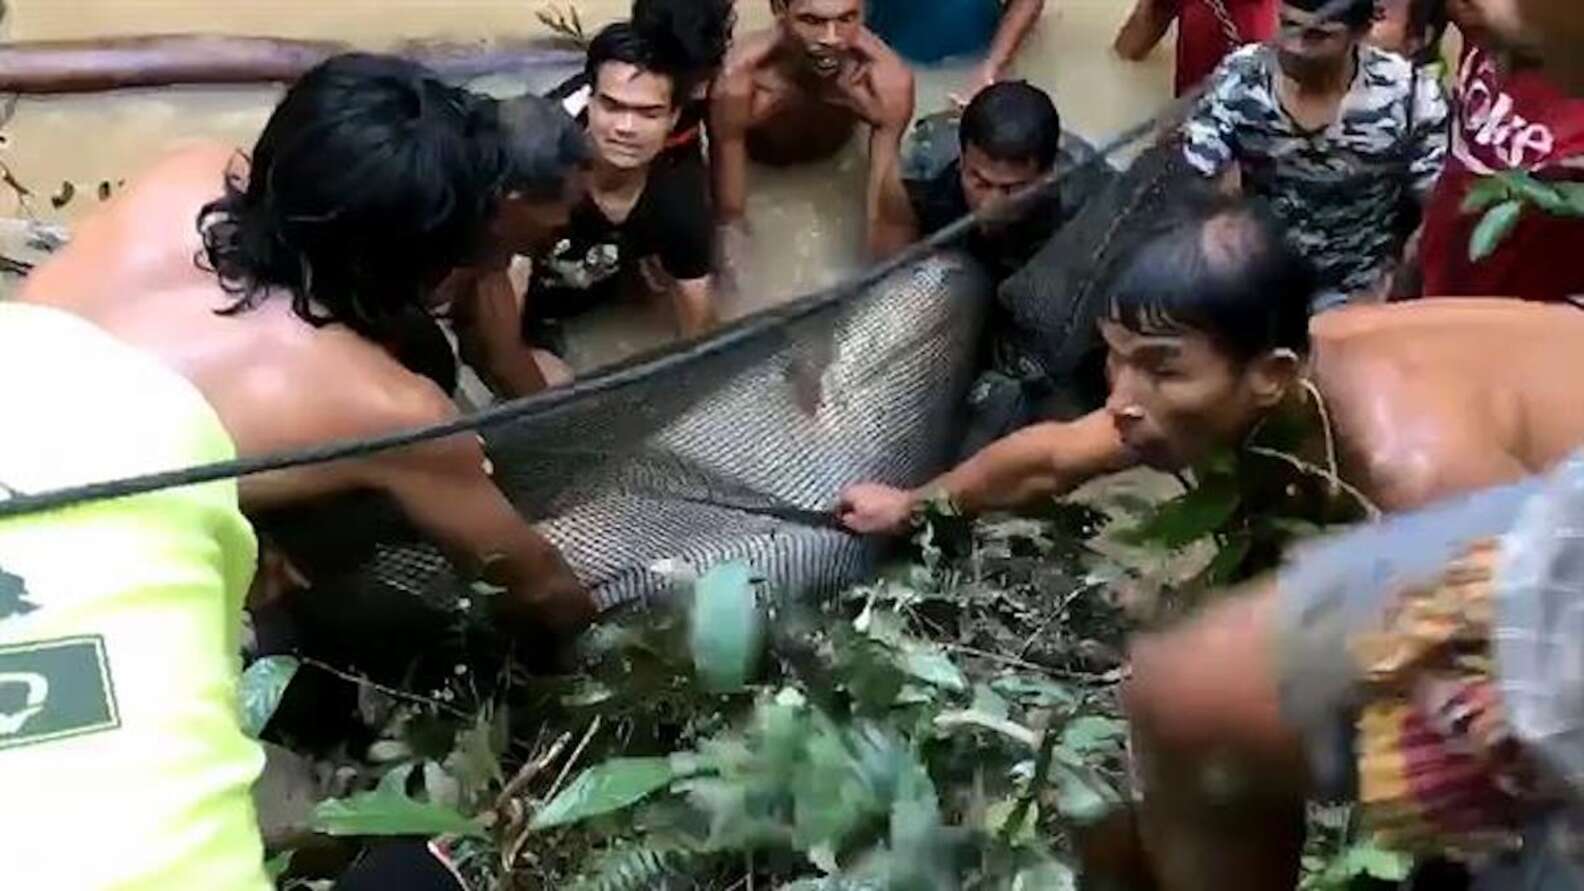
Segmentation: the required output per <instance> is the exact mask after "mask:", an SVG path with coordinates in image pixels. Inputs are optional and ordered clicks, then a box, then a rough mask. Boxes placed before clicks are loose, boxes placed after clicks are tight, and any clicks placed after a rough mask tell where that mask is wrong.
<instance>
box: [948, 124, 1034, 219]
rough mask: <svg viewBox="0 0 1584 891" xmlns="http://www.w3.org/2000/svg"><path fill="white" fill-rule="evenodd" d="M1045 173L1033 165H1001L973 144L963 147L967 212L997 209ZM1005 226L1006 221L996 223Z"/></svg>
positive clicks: (1007, 163)
mask: <svg viewBox="0 0 1584 891" xmlns="http://www.w3.org/2000/svg"><path fill="white" fill-rule="evenodd" d="M1044 173H1045V171H1044V170H1041V169H1040V166H1039V164H1038V163H1036V162H1034V161H998V160H996V159H995V158H992V157H990V156H989V155H987V154H985V153H984V152H983V151H981V150H980V149H979V147H978V146H976V145H974V144H973V143H969V144H967V145H965V146H963V153H962V188H963V195H964V196H966V197H967V199H968V209H969V210H970V211H973V212H974V213H978V212H979V211H981V210H986V209H989V210H990V211H991V212H992V213H994V209H995V208H996V207H997V206H998V205H1001V204H1004V203H1005V202H1006V200H1007V199H1008V198H1011V197H1012V196H1014V195H1016V194H1018V193H1019V192H1021V191H1023V190H1024V189H1026V188H1028V187H1029V186H1031V185H1033V184H1034V183H1035V182H1038V181H1039V178H1040V177H1041V176H1043V175H1044ZM996 222H999V223H1005V222H1008V221H1007V220H1002V219H997V220H996Z"/></svg>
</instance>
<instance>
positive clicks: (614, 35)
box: [585, 22, 693, 108]
mask: <svg viewBox="0 0 1584 891" xmlns="http://www.w3.org/2000/svg"><path fill="white" fill-rule="evenodd" d="M609 62H625V63H627V64H628V65H631V66H633V67H634V68H637V69H638V70H640V71H645V72H648V73H650V74H658V75H660V76H661V77H664V78H666V79H668V80H670V81H671V106H672V107H673V108H675V107H676V106H678V105H680V104H682V103H683V102H684V101H686V100H687V97H688V95H689V94H690V93H692V91H693V74H692V72H690V71H688V70H686V69H685V68H683V67H682V65H681V64H680V63H679V62H678V60H677V59H676V58H674V57H672V56H670V55H667V54H666V53H664V52H662V51H661V50H660V49H659V48H658V47H657V46H656V45H655V42H654V41H652V40H650V39H649V38H648V37H646V36H644V35H643V34H642V33H641V32H639V31H638V29H637V28H634V27H633V24H632V22H615V23H612V24H610V25H606V26H605V27H604V28H603V29H602V30H601V31H600V32H599V33H598V34H596V35H594V39H593V40H591V41H589V48H588V62H587V67H586V68H585V71H586V72H587V74H588V79H589V83H590V84H592V85H593V86H594V88H595V89H598V88H599V71H600V68H601V67H602V66H604V65H605V64H607V63H609Z"/></svg>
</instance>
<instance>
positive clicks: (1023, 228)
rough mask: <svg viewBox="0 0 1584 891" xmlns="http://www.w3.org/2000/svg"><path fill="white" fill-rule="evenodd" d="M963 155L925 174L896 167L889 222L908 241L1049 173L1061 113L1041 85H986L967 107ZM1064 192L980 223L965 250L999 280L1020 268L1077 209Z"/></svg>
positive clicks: (1058, 137)
mask: <svg viewBox="0 0 1584 891" xmlns="http://www.w3.org/2000/svg"><path fill="white" fill-rule="evenodd" d="M958 139H959V142H960V146H961V155H960V156H959V157H958V158H957V160H955V161H953V162H952V163H950V164H949V165H947V166H946V167H945V168H944V169H943V170H941V171H940V172H939V173H936V174H935V175H934V176H931V177H929V178H927V179H903V175H902V171H901V169H900V168H896V169H893V171H892V172H891V176H890V178H889V182H888V183H887V188H886V200H885V207H884V209H885V214H886V217H887V221H888V224H889V225H890V226H893V227H895V231H897V232H898V233H903V234H905V235H906V236H907V237H906V238H905V239H899V242H902V243H911V242H914V241H917V240H919V239H920V238H924V237H927V236H929V235H933V234H934V233H936V232H938V231H940V230H941V229H944V228H945V227H946V226H948V225H950V224H951V223H954V222H956V221H957V220H959V219H961V218H963V217H965V216H967V215H968V214H969V213H971V212H977V211H979V210H981V209H986V208H990V207H992V206H993V205H995V204H996V203H999V202H1004V201H1005V200H1007V199H1008V198H1009V197H1011V196H1013V195H1015V194H1017V193H1018V192H1021V191H1022V190H1024V189H1025V188H1027V187H1028V186H1030V185H1033V184H1034V183H1035V182H1038V181H1039V180H1040V179H1041V178H1043V177H1044V176H1046V175H1047V174H1049V173H1050V172H1051V170H1052V168H1054V167H1055V165H1056V159H1057V156H1058V154H1059V153H1060V150H1061V140H1062V131H1061V117H1060V116H1059V115H1058V114H1057V113H1056V106H1055V104H1054V103H1052V102H1051V99H1050V96H1048V95H1047V94H1046V93H1045V91H1044V90H1041V89H1039V88H1038V87H1035V86H1031V85H1029V84H1027V83H1024V82H1022V81H1008V82H1003V83H998V84H995V85H994V86H991V87H987V88H986V89H984V90H981V91H980V92H979V94H978V95H977V96H975V97H974V100H973V101H972V102H971V103H969V105H968V108H967V110H966V111H964V112H963V118H962V124H961V126H960V128H959V136H958ZM1072 203H1073V202H1063V201H1062V195H1061V194H1060V190H1052V192H1051V194H1050V195H1049V196H1048V197H1045V198H1042V199H1041V200H1039V201H1036V202H1034V203H1033V204H1031V205H1029V206H1027V208H1026V209H1024V210H1022V211H1021V212H1019V213H1017V214H1015V215H1009V218H1007V219H1005V220H1000V221H996V222H990V223H982V224H981V225H979V226H977V227H975V228H974V229H973V231H971V232H970V233H969V234H968V235H967V236H966V237H965V239H964V241H963V247H964V248H965V249H966V250H967V251H968V253H969V254H970V255H972V256H973V258H974V259H976V260H978V261H979V262H980V263H982V264H983V265H984V267H985V269H986V270H987V271H989V273H990V274H991V276H992V277H993V278H994V279H995V280H996V282H998V283H999V282H1001V281H1004V280H1006V279H1007V278H1008V277H1010V276H1011V275H1012V274H1013V273H1015V272H1017V271H1018V270H1019V269H1021V268H1022V267H1023V265H1024V264H1025V263H1027V262H1028V261H1029V260H1030V259H1032V258H1033V256H1034V254H1035V253H1036V252H1037V251H1039V249H1040V248H1042V247H1044V246H1045V242H1047V241H1049V240H1050V237H1051V236H1052V235H1054V234H1055V233H1056V230H1057V229H1059V228H1061V226H1062V224H1063V223H1065V222H1066V221H1067V220H1068V219H1069V218H1070V217H1071V216H1072V214H1073V212H1075V210H1076V207H1070V206H1068V205H1069V204H1072Z"/></svg>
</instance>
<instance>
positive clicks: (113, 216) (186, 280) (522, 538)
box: [20, 145, 592, 627]
mask: <svg viewBox="0 0 1584 891" xmlns="http://www.w3.org/2000/svg"><path fill="white" fill-rule="evenodd" d="M228 171H229V172H230V173H231V175H233V176H243V177H245V176H246V166H245V163H244V162H242V161H241V158H240V156H239V155H238V154H237V152H236V151H235V149H232V148H229V147H222V146H214V145H209V146H202V147H194V148H191V149H188V150H186V151H183V152H181V153H179V154H176V155H173V156H171V157H170V158H168V159H166V160H165V161H163V162H161V163H160V164H159V165H157V166H156V167H155V168H154V169H153V170H151V171H150V172H149V173H148V174H146V175H145V176H143V177H141V178H140V179H138V180H135V181H134V182H133V183H132V184H131V185H130V186H129V187H128V188H127V189H126V190H125V191H124V192H123V193H122V194H121V195H120V196H118V197H117V199H116V200H115V201H114V202H112V203H111V204H110V205H107V206H106V207H105V208H104V209H103V210H102V211H101V212H99V213H98V214H96V215H95V216H93V217H92V218H90V219H89V220H87V221H86V222H85V223H84V224H83V225H81V226H80V227H79V228H78V229H77V231H76V232H75V234H74V237H73V239H72V242H71V244H70V245H69V246H68V247H67V248H66V249H65V250H64V251H63V252H62V253H61V254H59V255H58V256H57V257H56V258H55V259H54V260H53V261H52V262H50V263H49V264H46V265H45V266H43V267H42V268H40V269H39V270H38V271H37V272H35V273H34V274H33V275H32V276H31V277H30V278H29V279H28V281H27V283H26V285H25V287H24V288H23V291H22V293H21V295H20V299H22V300H24V301H30V302H35V303H41V304H49V305H54V306H58V307H60V308H63V309H66V310H69V311H71V312H74V313H76V314H78V315H81V316H84V317H86V318H88V319H89V320H91V321H93V322H94V323H95V324H97V325H99V326H100V327H102V328H104V329H105V330H107V331H109V332H110V333H111V334H113V335H115V336H116V337H118V338H120V339H121V340H123V341H125V342H127V343H129V344H131V345H133V346H136V347H139V348H141V349H143V350H146V351H147V352H149V353H151V354H153V355H155V356H157V357H158V358H160V359H161V360H162V361H163V362H165V363H166V364H167V365H169V366H170V367H172V368H174V369H175V370H177V371H178V372H180V373H181V374H182V375H183V376H185V377H186V378H187V379H188V380H190V381H192V382H193V383H194V384H195V385H196V386H197V388H198V389H199V390H200V391H201V392H202V393H203V395H204V396H205V398H206V399H207V400H208V402H209V404H210V405H211V406H213V407H214V409H215V411H216V413H217V414H218V416H219V418H220V420H221V422H222V423H223V424H224V426H225V428H226V430H227V431H228V432H229V433H230V434H231V437H232V440H233V441H234V442H235V444H236V447H237V450H238V452H239V453H240V454H242V455H258V454H263V453H267V452H273V451H276V450H281V449H293V448H302V447H305V446H311V445H318V444H322V443H324V442H327V441H331V440H336V439H343V438H352V437H365V436H371V435H378V434H381V433H389V432H391V431H393V430H397V429H403V428H408V427H414V426H421V425H425V424H431V423H435V422H437V421H440V420H444V419H447V418H450V417H454V415H455V408H454V407H453V406H452V404H451V402H450V399H449V398H448V397H447V396H446V394H445V393H443V392H442V391H441V390H440V389H439V387H437V386H435V385H434V384H433V383H431V382H430V381H429V380H427V379H426V378H423V377H421V376H419V375H417V374H414V373H412V372H410V371H408V370H407V369H406V368H404V367H403V366H402V365H401V364H400V363H399V362H397V361H396V359H395V358H393V357H392V356H391V354H389V353H388V352H386V351H385V350H384V349H382V348H381V347H380V346H378V345H377V344H375V343H373V342H372V341H369V340H367V339H365V338H364V337H362V336H360V335H358V334H356V333H354V332H353V331H352V330H350V329H349V328H347V327H345V326H343V325H327V326H323V327H314V326H311V325H309V324H307V323H306V322H304V321H303V320H302V319H301V318H299V317H298V316H297V315H295V314H294V313H293V312H292V309H291V305H290V300H289V299H288V298H287V297H286V296H284V295H279V296H272V297H269V298H267V299H264V300H261V301H259V303H258V305H257V306H255V307H253V308H251V309H247V310H245V311H243V312H241V313H238V314H235V315H225V316H222V315H219V314H218V311H219V310H222V309H225V308H227V307H229V306H231V305H232V304H233V303H234V301H235V298H234V297H233V296H232V295H230V294H228V293H226V292H225V291H224V290H223V289H222V288H221V287H220V284H219V282H218V280H217V278H216V276H215V274H214V273H213V272H210V271H206V270H204V269H202V268H200V267H199V266H198V264H197V263H195V260H194V258H195V257H197V256H200V255H201V254H202V252H203V244H202V242H201V239H200V236H199V233H198V231H197V229H196V227H195V222H196V220H197V219H198V215H199V211H200V209H201V208H202V207H204V206H205V205H206V204H208V203H209V202H211V201H213V200H214V199H216V198H217V197H219V195H220V187H221V183H222V182H223V177H224V176H225V175H226V174H227V172H228ZM436 284H438V283H436ZM484 460H485V459H484V454H483V450H482V449H481V448H480V446H479V444H478V442H477V441H476V439H475V438H474V437H472V436H459V437H455V438H452V439H449V440H444V441H441V442H436V443H432V444H429V445H424V446H417V447H414V448H411V449H404V450H400V451H397V452H392V453H388V454H385V455H380V456H374V457H371V458H366V459H357V460H350V461H344V462H337V463H333V464H323V465H314V466H310V467H305V468H298V469H293V470H288V471H280V472H274V473H268V474H262V475H258V476H251V477H247V478H244V479H243V480H241V497H242V502H243V507H244V509H245V510H246V511H248V512H249V513H254V512H259V511H267V510H270V509H272V508H277V507H283V506H289V505H293V504H298V503H301V502H303V501H304V500H310V499H315V498H319V497H323V496H326V495H331V494H336V493H340V492H345V491H351V490H357V489H374V490H380V491H385V492H387V493H388V494H390V495H391V496H392V497H393V498H394V499H395V500H396V501H397V503H398V504H400V506H401V507H402V508H403V510H404V512H405V513H407V514H408V516H409V519H411V520H412V521H413V522H414V524H415V525H416V526H417V527H418V528H419V529H420V530H422V531H423V532H425V533H426V534H428V535H429V536H430V537H431V538H432V539H434V540H435V542H436V543H437V544H439V545H441V546H442V547H443V548H444V549H446V550H447V552H448V553H451V554H452V555H453V556H454V557H457V558H459V559H461V560H462V561H463V563H464V566H468V565H470V564H471V566H472V567H473V568H480V567H481V566H482V565H483V564H484V563H487V562H489V558H490V557H491V556H493V555H495V554H499V553H506V554H515V555H518V559H516V560H514V561H513V563H514V565H513V566H512V567H510V568H509V569H508V570H507V571H508V572H509V573H510V574H512V575H513V576H514V578H513V579H512V580H513V581H514V582H517V583H518V584H519V585H521V586H522V587H523V589H537V590H539V591H540V593H541V594H542V596H543V597H544V598H545V599H544V601H543V602H541V603H538V604H537V605H536V606H533V607H531V609H536V610H537V609H542V610H543V615H541V616H539V617H537V618H538V619H542V620H543V621H544V622H545V623H547V624H550V625H554V626H559V627H569V626H575V625H577V624H580V623H581V622H584V621H586V620H587V618H588V617H589V616H590V615H591V613H592V604H591V603H590V602H589V601H588V598H587V595H586V593H579V594H576V595H575V596H574V595H572V594H571V591H575V590H577V586H576V581H575V579H572V578H571V575H570V571H569V570H567V569H566V567H565V563H564V561H562V559H561V558H560V556H559V554H557V553H556V552H555V550H554V548H553V547H551V546H550V545H549V543H548V542H546V541H544V540H543V538H542V537H541V536H539V535H538V534H537V533H535V532H533V531H532V529H531V528H530V527H528V526H527V525H526V524H525V523H524V522H523V521H522V520H521V518H520V517H519V516H518V515H517V514H516V513H515V511H513V510H512V508H511V506H510V504H509V503H508V502H507V501H506V500H505V498H504V497H503V496H502V495H501V494H500V492H499V490H497V489H495V488H494V486H493V484H491V483H490V482H489V480H488V478H487V477H486V476H485V475H484V473H483V470H482V468H483V466H484ZM529 564H532V567H531V568H530V566H529ZM532 572H540V573H543V577H542V578H541V579H539V580H537V581H530V580H529V579H528V578H527V576H528V575H530V574H531V573H532Z"/></svg>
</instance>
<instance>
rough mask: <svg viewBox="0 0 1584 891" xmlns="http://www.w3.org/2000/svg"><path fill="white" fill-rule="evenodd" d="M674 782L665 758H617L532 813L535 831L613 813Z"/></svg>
mask: <svg viewBox="0 0 1584 891" xmlns="http://www.w3.org/2000/svg"><path fill="white" fill-rule="evenodd" d="M673 779H676V774H675V773H674V772H673V771H672V769H671V761H670V759H668V758H616V759H613V760H610V761H607V762H605V763H604V764H597V765H595V766H594V767H591V768H589V769H588V770H585V771H583V773H582V774H581V775H580V776H578V778H577V779H576V780H574V781H573V782H572V785H570V786H568V787H566V788H565V789H563V790H562V791H561V794H560V795H557V796H556V797H555V798H554V799H553V800H551V801H550V803H549V804H546V805H545V806H544V807H542V808H540V809H539V812H538V813H536V814H534V818H533V823H532V824H531V825H530V828H532V829H534V830H541V829H550V828H552V827H555V826H566V825H569V824H572V823H577V822H580V821H582V820H587V819H589V818H590V817H598V816H601V815H603V814H610V813H615V812H616V811H619V810H623V809H625V808H628V807H631V806H633V805H635V804H637V803H638V802H640V801H642V800H644V799H645V798H648V797H649V796H650V795H652V794H654V793H655V792H656V791H658V790H660V789H663V788H665V787H666V786H668V785H670V783H671V781H672V780H673Z"/></svg>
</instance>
